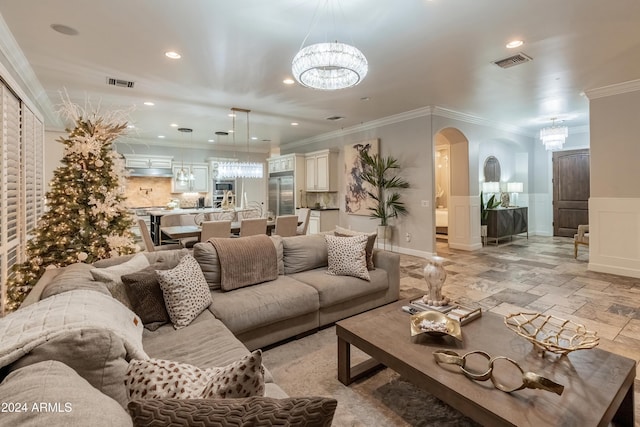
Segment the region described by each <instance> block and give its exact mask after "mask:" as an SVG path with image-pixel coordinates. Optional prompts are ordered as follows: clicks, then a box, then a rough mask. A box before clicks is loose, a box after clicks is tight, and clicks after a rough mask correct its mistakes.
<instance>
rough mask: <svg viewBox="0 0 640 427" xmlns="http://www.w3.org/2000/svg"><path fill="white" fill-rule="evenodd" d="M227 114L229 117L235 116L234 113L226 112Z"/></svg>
mask: <svg viewBox="0 0 640 427" xmlns="http://www.w3.org/2000/svg"><path fill="white" fill-rule="evenodd" d="M227 116H229V117H235V116H236V113H229V114H227Z"/></svg>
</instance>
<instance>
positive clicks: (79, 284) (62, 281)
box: [40, 262, 111, 299]
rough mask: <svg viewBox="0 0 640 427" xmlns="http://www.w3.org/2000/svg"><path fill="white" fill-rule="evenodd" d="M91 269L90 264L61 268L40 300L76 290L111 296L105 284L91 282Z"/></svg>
mask: <svg viewBox="0 0 640 427" xmlns="http://www.w3.org/2000/svg"><path fill="white" fill-rule="evenodd" d="M93 268H94V267H93V266H92V265H91V264H83V263H80V262H79V263H76V264H71V265H68V266H66V267H65V268H61V269H60V272H59V273H58V274H57V275H56V276H55V277H54V278H53V279H51V282H49V284H47V286H46V287H45V288H44V290H43V291H42V295H41V297H40V299H45V298H49V297H51V296H54V295H58V294H62V293H64V292H68V291H75V290H77V289H89V290H92V291H96V292H100V293H102V294H105V295H111V292H109V289H107V285H106V284H105V283H102V282H96V281H95V280H93V276H92V275H91V270H92V269H93Z"/></svg>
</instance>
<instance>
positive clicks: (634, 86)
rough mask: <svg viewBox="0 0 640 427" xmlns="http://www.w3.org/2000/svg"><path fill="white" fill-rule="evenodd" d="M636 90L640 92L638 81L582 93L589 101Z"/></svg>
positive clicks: (639, 82) (639, 81)
mask: <svg viewBox="0 0 640 427" xmlns="http://www.w3.org/2000/svg"><path fill="white" fill-rule="evenodd" d="M638 90H640V79H638V80H630V81H628V82H622V83H615V84H612V85H608V86H603V87H598V88H594V89H589V90H586V91H584V93H585V95H587V98H589V99H598V98H604V97H605V96H612V95H620V94H623V93H628V92H635V91H638Z"/></svg>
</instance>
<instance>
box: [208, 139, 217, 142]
mask: <svg viewBox="0 0 640 427" xmlns="http://www.w3.org/2000/svg"><path fill="white" fill-rule="evenodd" d="M207 142H216V141H215V140H213V139H207Z"/></svg>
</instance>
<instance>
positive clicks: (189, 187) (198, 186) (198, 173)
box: [171, 164, 209, 193]
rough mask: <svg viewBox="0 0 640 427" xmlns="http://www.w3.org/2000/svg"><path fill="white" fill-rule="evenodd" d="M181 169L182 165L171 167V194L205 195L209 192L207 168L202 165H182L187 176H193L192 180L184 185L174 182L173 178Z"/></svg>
mask: <svg viewBox="0 0 640 427" xmlns="http://www.w3.org/2000/svg"><path fill="white" fill-rule="evenodd" d="M181 168H182V165H176V166H174V167H173V178H172V179H171V192H172V193H206V192H208V191H209V166H208V165H206V164H202V165H184V170H185V171H186V173H187V176H189V175H193V179H192V180H188V181H186V182H184V183H181V182H178V181H176V179H175V177H176V175H177V174H178V172H179V171H180V169H181Z"/></svg>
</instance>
